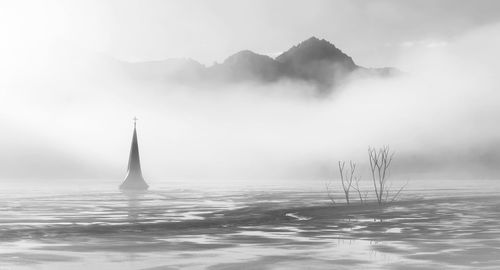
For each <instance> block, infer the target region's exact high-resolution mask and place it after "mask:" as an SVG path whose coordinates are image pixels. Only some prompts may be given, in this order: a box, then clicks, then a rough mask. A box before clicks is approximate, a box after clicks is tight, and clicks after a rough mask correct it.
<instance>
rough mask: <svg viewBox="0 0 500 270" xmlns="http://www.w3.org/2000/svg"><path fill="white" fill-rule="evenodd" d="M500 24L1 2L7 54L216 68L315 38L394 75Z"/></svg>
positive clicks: (427, 12)
mask: <svg viewBox="0 0 500 270" xmlns="http://www.w3.org/2000/svg"><path fill="white" fill-rule="evenodd" d="M499 19H500V2H499V1H495V0H474V1H463V0H462V1H459V0H439V1H436V0H418V1H414V0H412V1H409V0H379V1H371V0H370V1H367V0H365V1H363V0H308V1H297V0H292V1H291V0H252V1H235V0H211V1H205V0H183V1H144V0H140V1H139V0H117V1H109V0H96V1H92V0H85V1H31V2H27V1H2V2H1V3H0V25H1V26H0V35H1V38H2V39H3V40H6V39H8V40H10V42H9V43H10V46H9V45H6V44H3V45H0V49H3V50H7V49H11V50H12V49H13V47H16V48H18V49H19V46H21V48H26V49H30V47H29V46H28V45H26V43H31V44H36V45H37V46H41V45H42V44H48V46H53V45H54V44H58V43H61V42H62V43H70V44H73V45H76V46H80V47H83V48H86V49H91V50H97V51H101V52H106V53H108V54H110V55H113V56H115V57H117V58H120V59H125V60H131V61H141V60H159V59H164V58H172V57H189V58H193V59H195V60H198V61H200V62H202V63H204V64H211V63H213V62H214V61H222V60H223V59H224V58H225V57H227V56H228V55H230V54H232V53H235V52H237V51H239V50H243V49H250V50H253V51H255V52H258V53H262V54H270V55H273V54H277V53H279V52H281V51H284V50H286V49H288V48H289V47H291V46H292V45H295V44H297V43H298V42H300V41H302V40H304V39H306V38H308V37H310V36H317V37H319V38H325V39H327V40H329V41H331V42H333V43H334V44H336V45H337V46H338V47H339V48H341V49H343V50H344V51H345V52H347V53H348V54H349V55H351V56H353V58H354V59H355V60H356V61H357V62H358V63H359V64H361V65H366V66H386V65H392V64H394V62H393V60H394V55H397V53H399V51H401V50H407V49H409V48H412V47H415V46H421V47H425V46H427V47H435V46H441V45H444V44H446V43H447V42H449V41H450V40H453V39H454V38H455V37H456V36H459V35H460V34H463V33H464V32H466V31H469V30H470V29H473V28H475V27H479V26H481V25H484V24H488V23H492V22H495V21H498V20H499ZM2 43H4V42H2ZM27 46H28V47H27ZM2 47H3V48H2Z"/></svg>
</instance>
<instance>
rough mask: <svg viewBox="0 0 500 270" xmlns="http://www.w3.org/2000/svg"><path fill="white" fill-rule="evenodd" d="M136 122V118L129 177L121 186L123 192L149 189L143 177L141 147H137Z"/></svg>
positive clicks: (129, 160)
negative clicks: (140, 157) (140, 156)
mask: <svg viewBox="0 0 500 270" xmlns="http://www.w3.org/2000/svg"><path fill="white" fill-rule="evenodd" d="M136 121H137V118H135V117H134V134H133V136H132V145H131V146H130V156H129V159H128V170H127V177H125V181H123V183H122V184H121V185H120V189H122V190H146V189H148V187H149V186H148V184H146V181H144V178H143V177H142V171H141V160H140V159H139V146H138V145H137V131H136Z"/></svg>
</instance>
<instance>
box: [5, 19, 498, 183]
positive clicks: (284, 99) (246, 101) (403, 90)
mask: <svg viewBox="0 0 500 270" xmlns="http://www.w3.org/2000/svg"><path fill="white" fill-rule="evenodd" d="M498 37H500V26H499V25H490V26H488V27H483V28H478V29H475V30H474V31H471V32H470V33H468V34H467V35H464V36H462V37H460V38H457V39H456V40H454V41H453V42H452V43H449V44H447V45H446V46H442V47H436V48H422V49H416V50H414V51H412V52H409V53H408V54H405V55H401V56H400V63H401V64H400V66H401V67H402V69H403V70H405V71H406V72H407V74H405V75H403V76H397V77H390V78H387V77H384V78H379V77H373V76H364V75H363V74H359V73H356V72H353V73H352V74H350V75H349V76H348V77H347V78H346V80H345V81H344V82H343V83H342V84H341V85H337V86H336V87H335V88H334V89H332V90H331V94H329V95H327V96H322V97H321V98H318V97H317V95H315V91H316V85H315V84H313V83H310V82H307V81H296V80H287V79H284V80H281V79H280V80H277V81H273V82H269V83H259V82H253V81H242V82H237V83H231V84H220V83H218V84H212V83H197V84H185V83H181V82H167V81H163V80H159V81H158V80H149V81H148V80H136V79H131V78H129V77H127V76H126V75H124V73H122V72H115V71H114V69H113V70H111V69H109V68H108V65H100V64H92V65H91V66H94V67H95V69H94V70H92V72H88V73H86V72H87V71H88V68H87V67H88V64H84V65H83V64H82V65H75V63H74V62H72V61H69V62H70V63H71V67H72V68H53V69H50V68H34V65H31V66H29V67H33V69H30V68H23V67H21V66H18V68H17V69H9V68H8V66H5V65H3V66H2V70H3V71H4V72H5V73H4V74H10V75H11V76H5V77H4V79H2V81H1V82H0V84H1V92H0V95H1V96H0V115H1V118H0V124H1V125H2V127H3V132H2V134H0V147H1V148H2V151H1V152H0V177H1V178H4V179H7V178H9V179H23V178H41V179H54V178H61V179H75V181H77V180H76V179H83V178H106V179H117V181H118V182H119V180H121V178H122V177H123V176H124V173H125V170H126V165H127V158H128V151H129V147H130V139H131V135H132V121H131V119H132V117H134V116H137V117H138V118H139V121H138V136H139V147H140V153H141V159H142V167H143V170H144V174H145V177H146V178H147V179H153V181H162V180H163V179H165V180H172V179H174V180H179V181H206V182H209V183H210V182H214V183H217V182H219V183H220V181H231V179H240V180H242V181H253V182H258V180H262V181H268V179H292V178H293V179H300V180H303V181H312V180H318V179H326V178H331V177H336V166H337V164H336V162H337V161H338V160H354V161H357V162H358V163H359V164H360V169H361V171H363V170H364V171H366V162H367V160H368V159H367V148H368V146H374V147H377V146H383V145H389V146H390V147H391V149H393V150H394V151H395V153H396V155H395V160H394V163H393V166H394V167H393V173H392V175H391V176H392V177H393V178H395V179H409V180H411V179H420V178H430V179H435V178H447V179H449V178H467V179H476V178H498V177H500V171H499V169H498V166H497V164H500V155H499V151H500V149H499V146H500V139H499V138H500V128H499V127H498V124H497V123H498V117H497V116H498V115H499V113H500V112H499V110H500V109H499V108H500V107H499V106H498V100H500V97H499V95H500V94H499V93H498V91H497V90H498V89H499V86H500V83H499V81H498V79H497V78H496V74H495V73H496V71H498V70H500V69H499V68H500V66H499V65H500V64H499V62H498V61H496V59H500V57H499V56H500V55H499V53H498V51H497V49H496V48H498V47H499V45H500V40H499V38H498ZM43 59H45V58H43V57H42V58H40V59H39V60H43ZM49 59H52V58H51V57H49ZM60 59H61V61H68V58H67V57H60ZM69 59H72V58H69ZM80 59H82V61H85V63H88V60H89V59H91V58H90V57H86V56H82V57H81V58H80ZM99 59H100V58H99ZM33 61H35V60H33ZM37 61H38V60H37ZM98 61H101V60H98ZM28 62H29V61H28ZM90 62H92V61H90ZM36 63H38V64H40V65H41V66H42V67H50V65H49V64H51V63H54V62H47V63H45V62H43V61H40V62H36ZM79 63H83V62H79ZM40 70H44V72H38V71H40ZM109 74H112V75H109ZM83 75H85V76H83ZM118 182H117V183H118Z"/></svg>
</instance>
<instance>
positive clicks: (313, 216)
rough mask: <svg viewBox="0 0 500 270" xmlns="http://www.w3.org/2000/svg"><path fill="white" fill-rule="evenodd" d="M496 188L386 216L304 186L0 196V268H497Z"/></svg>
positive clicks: (411, 205)
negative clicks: (337, 202)
mask: <svg viewBox="0 0 500 270" xmlns="http://www.w3.org/2000/svg"><path fill="white" fill-rule="evenodd" d="M497 183H498V181H489V182H474V181H471V182H464V183H462V185H459V186H458V185H454V186H453V188H449V187H450V185H449V183H443V182H440V183H439V184H434V185H421V186H426V187H427V188H418V189H417V188H413V189H412V188H408V189H407V190H406V191H405V194H404V196H403V197H402V198H401V200H400V201H398V202H396V203H393V204H391V205H389V206H386V207H378V206H376V205H374V204H369V205H360V204H359V203H357V202H355V203H354V204H353V205H351V206H344V205H337V206H335V207H332V205H331V204H330V203H329V201H328V198H327V196H326V195H325V192H324V191H323V190H321V189H318V190H309V189H303V188H279V187H273V188H262V189H259V188H253V189H245V188H238V189H225V190H215V189H212V190H199V189H157V190H154V189H153V190H152V191H148V192H145V193H139V194H126V193H121V192H117V191H112V190H111V189H109V190H110V191H108V192H102V191H101V192H97V191H95V190H94V191H90V190H85V189H83V190H80V191H78V190H74V189H73V190H58V191H43V192H41V191H36V192H35V191H31V192H29V191H26V192H12V191H8V190H4V192H3V194H0V195H1V197H0V269H85V268H86V269H344V268H345V269H353V268H354V269H358V268H366V269H402V268H405V269H436V268H441V269H464V268H478V269H499V268H500V256H499V254H500V197H499V196H498V192H499V189H498V186H499V184H497ZM104 190H106V189H104ZM339 198H340V197H339Z"/></svg>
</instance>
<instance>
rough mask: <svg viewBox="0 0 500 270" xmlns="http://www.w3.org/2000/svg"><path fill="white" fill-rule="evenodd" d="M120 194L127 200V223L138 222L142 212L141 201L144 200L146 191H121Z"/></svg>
mask: <svg viewBox="0 0 500 270" xmlns="http://www.w3.org/2000/svg"><path fill="white" fill-rule="evenodd" d="M121 193H122V194H123V195H124V196H125V198H126V200H127V209H126V211H127V219H128V221H129V222H133V223H136V222H138V221H139V218H140V216H141V214H142V213H141V212H142V210H143V209H142V201H143V200H144V199H145V197H146V195H147V193H148V191H136V190H122V191H121Z"/></svg>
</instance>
